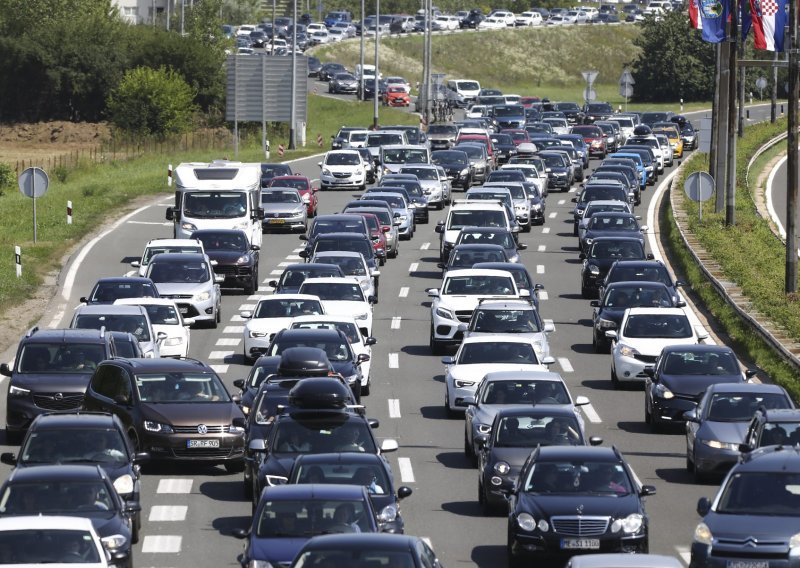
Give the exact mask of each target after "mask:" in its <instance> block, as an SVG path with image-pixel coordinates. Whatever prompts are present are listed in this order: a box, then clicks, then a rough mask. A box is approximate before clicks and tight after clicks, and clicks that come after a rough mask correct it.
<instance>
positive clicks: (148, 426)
mask: <svg viewBox="0 0 800 568" xmlns="http://www.w3.org/2000/svg"><path fill="white" fill-rule="evenodd" d="M144 429H145V430H147V431H148V432H158V433H159V434H172V433H173V432H174V431H173V429H172V426H170V425H169V424H162V423H161V422H155V421H153V420H145V421H144Z"/></svg>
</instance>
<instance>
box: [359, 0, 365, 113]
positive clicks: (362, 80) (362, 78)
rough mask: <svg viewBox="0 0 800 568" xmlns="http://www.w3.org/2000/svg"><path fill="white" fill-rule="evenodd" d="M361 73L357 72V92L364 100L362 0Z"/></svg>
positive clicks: (362, 8) (362, 9) (362, 5)
mask: <svg viewBox="0 0 800 568" xmlns="http://www.w3.org/2000/svg"><path fill="white" fill-rule="evenodd" d="M359 63H360V64H361V67H359V69H361V73H359V74H358V92H359V93H361V94H360V95H359V97H361V100H362V101H363V100H364V0H361V59H360V61H359Z"/></svg>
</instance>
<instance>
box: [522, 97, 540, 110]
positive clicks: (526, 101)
mask: <svg viewBox="0 0 800 568" xmlns="http://www.w3.org/2000/svg"><path fill="white" fill-rule="evenodd" d="M519 102H520V104H521V105H522V106H524V107H525V108H530V107H532V106H533V105H534V104H536V103H540V102H542V99H540V98H539V97H522V98H520V99H519Z"/></svg>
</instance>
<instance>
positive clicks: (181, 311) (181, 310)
mask: <svg viewBox="0 0 800 568" xmlns="http://www.w3.org/2000/svg"><path fill="white" fill-rule="evenodd" d="M178 311H179V312H180V313H182V314H188V313H189V308H178Z"/></svg>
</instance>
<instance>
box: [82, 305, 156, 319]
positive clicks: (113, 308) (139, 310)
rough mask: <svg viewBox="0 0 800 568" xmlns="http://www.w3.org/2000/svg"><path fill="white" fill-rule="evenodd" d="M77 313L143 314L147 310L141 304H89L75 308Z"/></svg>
mask: <svg viewBox="0 0 800 568" xmlns="http://www.w3.org/2000/svg"><path fill="white" fill-rule="evenodd" d="M75 313H76V314H78V313H79V314H81V315H84V314H103V315H105V314H109V315H123V316H124V315H141V314H143V313H146V312H145V309H144V307H142V306H140V305H138V304H137V305H124V304H89V305H85V306H78V307H77V308H75Z"/></svg>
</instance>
